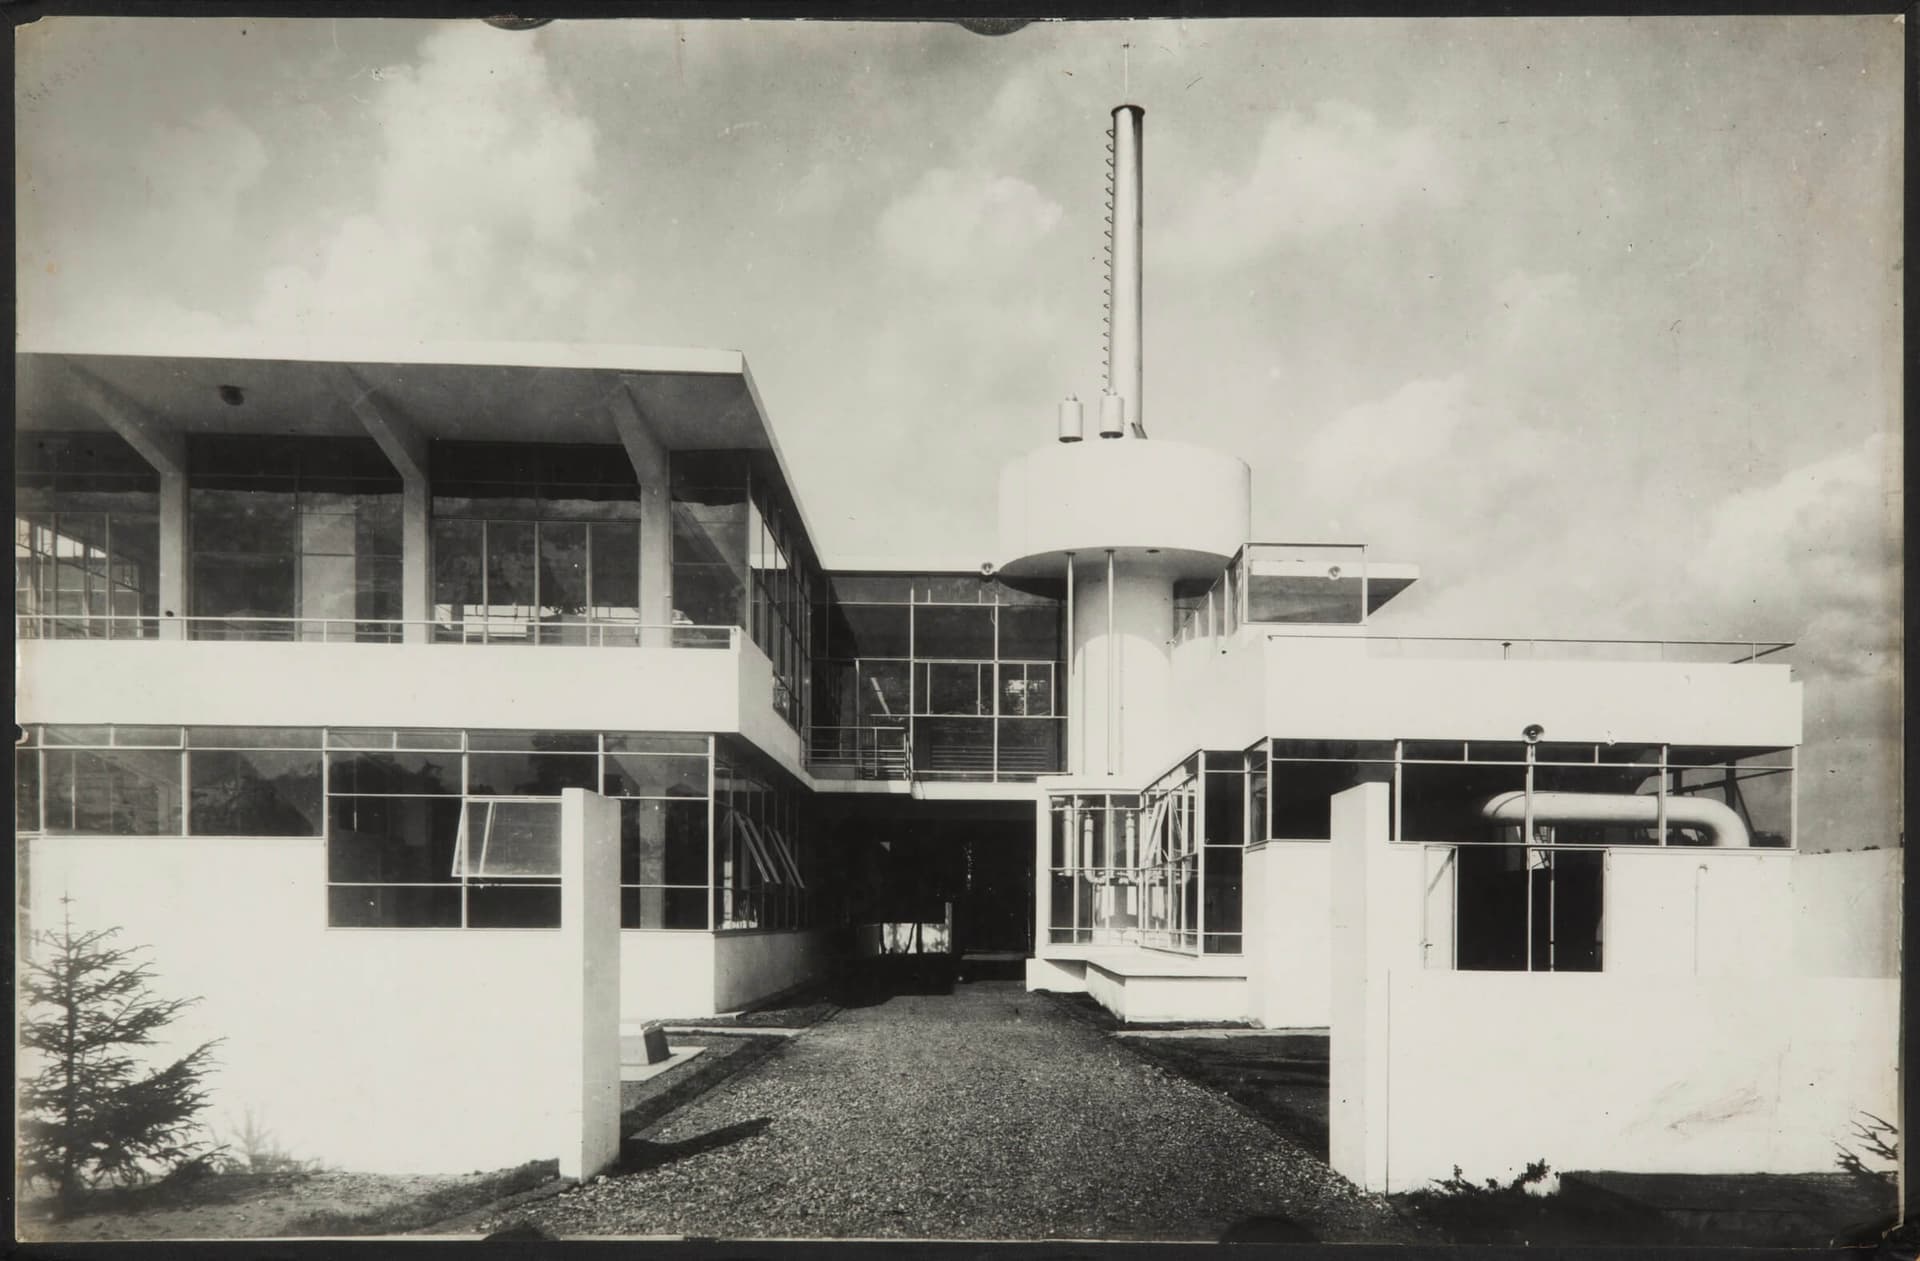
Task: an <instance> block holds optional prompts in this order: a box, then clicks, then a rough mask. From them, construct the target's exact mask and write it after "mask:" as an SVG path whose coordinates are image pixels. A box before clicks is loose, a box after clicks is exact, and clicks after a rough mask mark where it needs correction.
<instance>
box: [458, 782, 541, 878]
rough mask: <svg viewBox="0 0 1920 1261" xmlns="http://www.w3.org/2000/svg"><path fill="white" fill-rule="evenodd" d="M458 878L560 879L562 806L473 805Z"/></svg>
mask: <svg viewBox="0 0 1920 1261" xmlns="http://www.w3.org/2000/svg"><path fill="white" fill-rule="evenodd" d="M462 840H463V844H462V845H461V847H460V855H459V857H460V861H459V870H460V874H461V875H464V876H469V877H480V878H482V879H485V878H489V877H492V878H498V877H512V876H550V877H553V878H555V879H558V878H559V875H560V804H559V803H558V802H547V801H469V802H468V803H467V812H466V821H465V835H464V837H463V838H462Z"/></svg>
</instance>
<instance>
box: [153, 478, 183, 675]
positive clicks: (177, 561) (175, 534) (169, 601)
mask: <svg viewBox="0 0 1920 1261" xmlns="http://www.w3.org/2000/svg"><path fill="white" fill-rule="evenodd" d="M187 614H188V610H187V475H186V474H185V473H162V474H160V638H162V639H185V638H186V637H187V625H186V623H185V622H182V621H180V620H179V619H180V618H183V617H186V616H187Z"/></svg>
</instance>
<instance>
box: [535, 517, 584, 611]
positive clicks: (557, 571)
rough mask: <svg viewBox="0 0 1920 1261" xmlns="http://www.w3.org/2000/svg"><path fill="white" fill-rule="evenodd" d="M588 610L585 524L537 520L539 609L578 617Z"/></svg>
mask: <svg viewBox="0 0 1920 1261" xmlns="http://www.w3.org/2000/svg"><path fill="white" fill-rule="evenodd" d="M586 611H587V527H586V526H585V525H584V524H574V523H565V522H558V521H543V522H541V523H540V612H541V615H542V616H544V617H577V616H580V615H582V614H584V613H585V612H586Z"/></svg>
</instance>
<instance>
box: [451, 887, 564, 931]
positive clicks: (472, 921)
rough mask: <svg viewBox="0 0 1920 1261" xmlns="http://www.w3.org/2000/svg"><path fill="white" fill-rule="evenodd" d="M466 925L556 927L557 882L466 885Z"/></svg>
mask: <svg viewBox="0 0 1920 1261" xmlns="http://www.w3.org/2000/svg"><path fill="white" fill-rule="evenodd" d="M467 927H468V928H558V927H560V886H559V885H557V884H534V883H522V884H511V885H499V884H492V885H486V884H480V885H470V886H468V888H467Z"/></svg>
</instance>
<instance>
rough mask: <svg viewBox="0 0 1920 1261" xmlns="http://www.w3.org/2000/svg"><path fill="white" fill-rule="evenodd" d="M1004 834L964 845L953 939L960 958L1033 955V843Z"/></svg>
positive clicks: (997, 832) (991, 834) (980, 837)
mask: <svg viewBox="0 0 1920 1261" xmlns="http://www.w3.org/2000/svg"><path fill="white" fill-rule="evenodd" d="M1002 831H1003V830H1002V829H994V830H993V831H992V832H988V833H987V834H984V835H973V836H969V837H967V838H966V839H965V840H964V841H962V842H961V847H962V849H961V853H962V861H963V870H962V880H961V890H960V897H959V899H958V901H959V905H958V906H956V907H955V908H954V921H955V922H954V935H955V936H956V937H957V938H958V939H959V940H958V941H957V943H956V946H957V949H958V951H959V952H960V953H961V954H1019V955H1023V956H1024V955H1028V954H1031V953H1032V952H1033V841H1032V839H1031V838H1030V837H1028V836H1024V835H1021V834H1019V833H1018V832H1016V833H1015V834H1014V835H1011V836H1007V835H1004V834H1001V833H1002Z"/></svg>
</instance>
